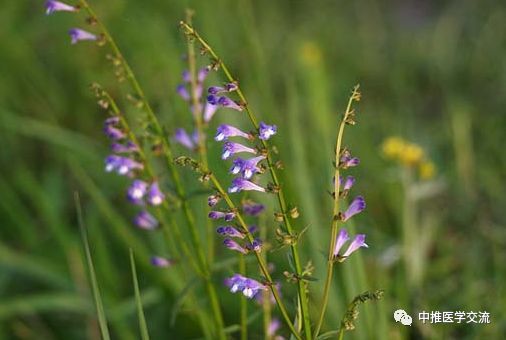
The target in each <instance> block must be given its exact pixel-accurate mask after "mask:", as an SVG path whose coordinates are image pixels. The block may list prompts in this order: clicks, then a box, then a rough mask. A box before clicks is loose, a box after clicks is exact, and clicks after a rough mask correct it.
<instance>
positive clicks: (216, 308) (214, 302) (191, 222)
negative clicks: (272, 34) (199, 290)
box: [80, 0, 226, 339]
mask: <svg viewBox="0 0 506 340" xmlns="http://www.w3.org/2000/svg"><path fill="white" fill-rule="evenodd" d="M80 4H81V7H82V8H84V9H85V10H86V11H87V12H88V14H89V15H90V16H91V17H92V18H93V20H94V21H95V22H96V24H97V25H98V27H99V28H100V30H101V31H102V34H103V35H104V38H105V40H106V41H107V42H108V43H109V45H110V46H111V49H112V50H113V52H114V54H115V55H116V58H117V59H118V60H119V61H120V63H121V65H122V66H123V68H124V70H125V72H126V76H127V78H128V80H129V81H130V84H131V86H132V88H133V90H134V91H135V92H136V94H137V96H138V97H139V100H140V101H141V102H142V104H143V105H142V106H143V108H144V111H145V112H146V113H147V115H148V118H149V120H150V121H151V123H152V125H153V128H154V130H155V133H156V135H158V136H159V137H160V139H161V142H162V146H163V149H164V152H165V158H166V161H167V166H168V168H169V173H170V175H171V178H172V182H173V183H174V185H175V187H176V192H177V195H178V197H179V199H180V200H181V203H182V208H183V213H184V216H185V218H186V220H187V222H188V227H189V229H190V235H191V240H192V243H193V247H194V248H195V249H194V250H195V251H196V252H197V258H198V260H199V263H200V267H201V269H202V271H203V273H204V280H205V283H206V287H207V291H208V294H209V298H210V301H211V307H212V309H213V316H214V318H215V322H216V326H217V332H218V335H219V338H220V339H226V335H225V332H224V324H223V317H222V313H221V309H220V304H219V301H218V299H217V295H216V290H215V288H214V285H213V283H212V281H211V278H210V272H209V265H208V263H207V262H206V257H205V255H204V251H203V248H202V246H201V244H200V240H199V237H198V232H197V229H196V225H195V219H194V218H193V214H192V212H191V210H190V207H189V205H188V202H187V199H186V194H185V191H184V189H183V186H182V182H181V179H180V177H179V173H178V172H177V170H176V168H175V166H174V163H173V161H172V160H173V158H174V157H173V153H172V149H171V147H170V143H169V139H168V138H166V133H165V132H164V130H163V128H162V126H161V125H160V122H159V121H158V118H157V117H156V115H155V113H154V111H153V109H152V108H151V105H150V104H149V102H148V100H147V99H146V96H145V95H144V91H143V90H142V88H141V86H140V84H139V82H138V81H137V78H136V77H135V74H134V73H133V71H132V69H131V68H130V65H129V64H128V63H127V61H126V59H125V58H124V57H123V54H122V53H121V51H120V50H119V48H118V46H117V44H116V42H115V41H114V39H113V38H112V36H111V34H110V33H109V31H108V30H107V28H106V27H105V25H104V24H103V23H102V21H101V20H100V19H99V18H98V16H97V15H96V14H95V12H94V11H93V9H92V8H91V7H90V6H89V4H88V2H87V1H86V0H80Z"/></svg>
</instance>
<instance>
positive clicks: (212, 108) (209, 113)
mask: <svg viewBox="0 0 506 340" xmlns="http://www.w3.org/2000/svg"><path fill="white" fill-rule="evenodd" d="M216 110H218V105H213V104H211V103H206V107H205V108H204V122H205V123H209V122H210V121H211V119H212V118H213V116H214V114H215V113H216Z"/></svg>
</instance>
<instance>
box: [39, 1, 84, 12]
mask: <svg viewBox="0 0 506 340" xmlns="http://www.w3.org/2000/svg"><path fill="white" fill-rule="evenodd" d="M77 11H78V8H77V7H74V6H71V5H67V4H66V3H63V2H60V1H53V0H49V1H46V14H47V15H49V14H52V13H54V12H77Z"/></svg>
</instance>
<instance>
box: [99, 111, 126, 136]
mask: <svg viewBox="0 0 506 340" xmlns="http://www.w3.org/2000/svg"><path fill="white" fill-rule="evenodd" d="M119 121H120V119H119V117H109V118H107V119H106V120H105V122H104V134H105V135H106V136H107V137H109V138H111V139H112V140H118V139H123V138H125V136H126V134H125V133H124V132H123V131H122V130H120V129H118V128H117V127H116V126H117V125H118V124H119Z"/></svg>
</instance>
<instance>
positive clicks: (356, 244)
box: [342, 234, 369, 258]
mask: <svg viewBox="0 0 506 340" xmlns="http://www.w3.org/2000/svg"><path fill="white" fill-rule="evenodd" d="M361 247H365V248H369V246H368V245H367V244H366V243H365V234H358V235H356V236H355V238H354V239H353V241H352V242H351V244H350V246H349V247H348V249H347V250H346V252H345V253H344V254H343V256H342V257H343V258H346V257H348V256H350V255H351V253H353V252H354V251H356V250H357V249H359V248H361Z"/></svg>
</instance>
